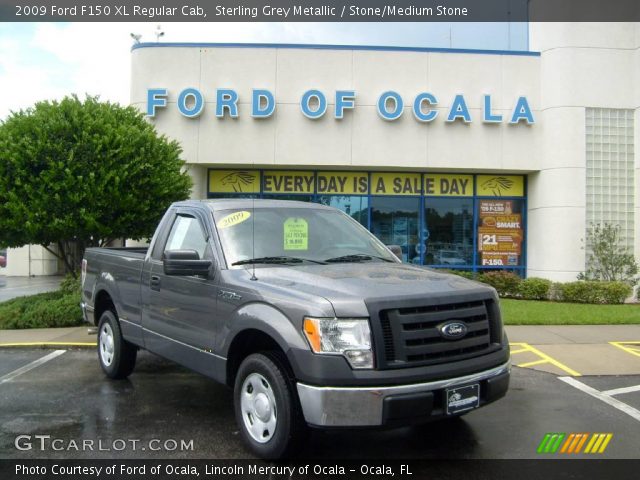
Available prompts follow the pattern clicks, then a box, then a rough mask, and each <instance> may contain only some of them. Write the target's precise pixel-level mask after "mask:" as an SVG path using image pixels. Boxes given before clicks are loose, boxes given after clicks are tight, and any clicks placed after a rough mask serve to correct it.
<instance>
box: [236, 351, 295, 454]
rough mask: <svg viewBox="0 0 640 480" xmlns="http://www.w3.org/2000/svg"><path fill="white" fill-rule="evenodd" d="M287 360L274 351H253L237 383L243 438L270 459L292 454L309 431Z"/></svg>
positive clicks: (238, 410)
mask: <svg viewBox="0 0 640 480" xmlns="http://www.w3.org/2000/svg"><path fill="white" fill-rule="evenodd" d="M284 361H285V360H284V359H282V357H281V355H278V354H276V353H274V352H263V353H254V354H252V355H249V356H248V357H247V358H245V359H244V360H243V362H242V363H241V364H240V368H239V369H238V374H237V375H236V380H235V385H234V392H233V399H234V407H235V414H236V422H237V423H238V428H239V429H240V434H241V436H242V439H243V441H244V443H245V444H246V446H247V447H248V448H249V450H251V452H253V453H254V454H255V455H257V456H258V457H260V458H263V459H267V460H277V459H280V458H283V457H288V456H290V455H292V454H293V453H294V452H295V449H296V448H297V447H299V446H300V444H301V443H302V441H301V440H302V439H303V437H304V436H305V434H306V433H307V425H306V423H305V421H304V419H303V417H302V412H301V411H300V402H299V400H298V396H297V394H296V391H295V384H294V381H293V380H292V379H291V378H290V377H289V375H288V373H287V369H286V368H285V367H284Z"/></svg>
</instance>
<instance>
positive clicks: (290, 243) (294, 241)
mask: <svg viewBox="0 0 640 480" xmlns="http://www.w3.org/2000/svg"><path fill="white" fill-rule="evenodd" d="M284 249H285V250H308V249H309V226H308V224H307V221H306V220H304V219H303V218H287V220H286V221H285V222H284Z"/></svg>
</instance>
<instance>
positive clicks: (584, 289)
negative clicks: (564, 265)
mask: <svg viewBox="0 0 640 480" xmlns="http://www.w3.org/2000/svg"><path fill="white" fill-rule="evenodd" d="M631 290H632V289H631V287H630V286H629V285H628V284H626V283H624V282H595V281H577V282H569V283H564V284H560V288H559V295H558V297H559V298H558V299H559V300H560V301H563V302H571V303H609V304H615V303H624V300H625V299H626V298H627V297H628V296H629V295H630V294H631Z"/></svg>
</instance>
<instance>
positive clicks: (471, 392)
mask: <svg viewBox="0 0 640 480" xmlns="http://www.w3.org/2000/svg"><path fill="white" fill-rule="evenodd" d="M446 394H447V415H453V414H456V413H460V412H465V411H467V410H473V409H474V408H478V407H479V406H480V384H479V383H474V384H473V385H465V386H464V387H458V388H449V389H447V390H446Z"/></svg>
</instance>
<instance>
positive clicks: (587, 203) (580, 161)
mask: <svg viewBox="0 0 640 480" xmlns="http://www.w3.org/2000/svg"><path fill="white" fill-rule="evenodd" d="M529 30H530V51H527V52H513V51H499V52H496V51H473V50H446V49H418V48H416V49H412V48H377V47H376V48H373V47H342V46H340V47H335V46H333V47H332V46H309V47H304V46H296V45H221V44H140V45H136V46H135V47H134V49H133V50H132V80H131V103H132V104H133V105H135V106H136V107H138V108H140V109H141V110H142V111H143V112H146V113H147V114H148V115H149V118H150V121H152V122H153V123H154V124H155V125H156V127H157V129H158V131H159V132H161V133H163V134H166V135H167V136H168V137H170V138H173V139H176V140H178V141H179V142H180V144H181V145H182V147H183V149H184V153H183V158H184V159H185V160H186V162H187V166H188V169H189V172H190V174H191V176H192V178H193V181H194V188H193V192H192V197H193V198H218V197H233V196H242V197H247V196H254V197H256V198H288V199H299V200H303V201H313V202H321V203H325V204H328V205H333V206H336V207H337V208H340V209H342V210H344V211H346V212H347V213H348V214H350V215H351V216H352V217H354V218H355V219H356V220H358V221H360V222H361V223H362V224H363V225H364V226H366V227H367V228H369V229H370V230H371V231H372V232H373V233H374V234H375V235H376V236H378V237H379V238H380V239H381V240H382V241H384V242H385V243H387V244H397V245H400V246H401V247H402V250H403V256H404V260H405V261H407V262H413V263H418V264H423V265H430V266H434V267H443V268H445V267H446V268H455V269H462V270H473V271H484V270H487V269H496V268H500V269H508V270H512V271H515V272H516V273H518V274H520V275H522V276H536V277H544V278H549V279H552V280H556V281H571V280H574V279H575V278H576V276H577V275H578V274H579V273H580V272H583V271H584V270H585V250H584V248H583V247H584V243H583V242H584V239H585V238H586V231H587V228H588V227H589V225H590V224H592V223H613V224H616V225H620V228H621V231H622V234H623V240H624V242H625V243H626V244H627V245H628V246H629V247H630V248H632V249H633V250H634V252H635V254H636V256H637V257H640V234H639V233H638V226H639V225H640V201H639V199H640V193H639V185H640V161H639V160H638V159H637V156H636V155H635V152H634V149H635V145H636V144H637V142H638V139H639V138H640V127H639V125H640V118H639V116H640V113H639V112H640V25H639V24H637V23H628V24H621V23H615V24H604V23H597V24H571V23H553V24H540V23H532V24H530V25H529ZM11 263H12V262H11V255H10V256H9V266H8V269H7V270H10V269H11V268H12V266H11ZM18 263H19V262H18ZM15 268H16V269H17V268H18V267H15ZM8 273H10V272H8Z"/></svg>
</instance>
